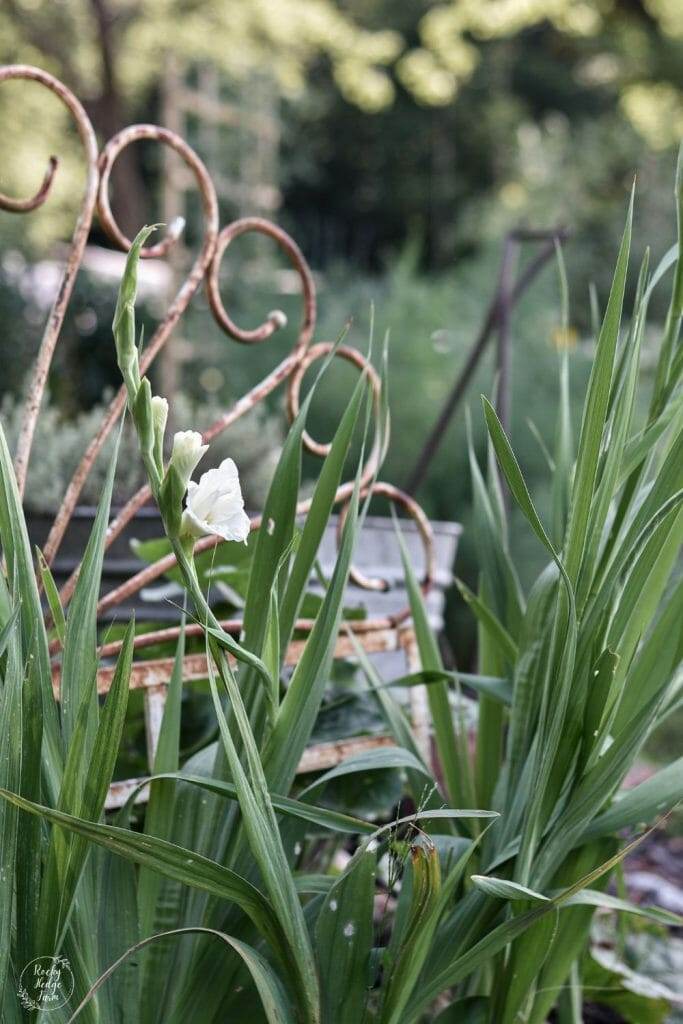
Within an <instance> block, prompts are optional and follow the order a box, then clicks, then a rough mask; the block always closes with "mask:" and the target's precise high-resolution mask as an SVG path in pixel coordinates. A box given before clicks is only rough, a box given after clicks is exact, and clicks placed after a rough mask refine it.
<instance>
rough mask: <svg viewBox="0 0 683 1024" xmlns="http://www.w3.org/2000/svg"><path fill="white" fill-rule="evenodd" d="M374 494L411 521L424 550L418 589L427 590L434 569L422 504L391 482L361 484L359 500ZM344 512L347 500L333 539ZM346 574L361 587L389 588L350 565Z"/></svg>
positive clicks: (429, 529) (431, 537) (402, 614)
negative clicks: (399, 509) (422, 568)
mask: <svg viewBox="0 0 683 1024" xmlns="http://www.w3.org/2000/svg"><path fill="white" fill-rule="evenodd" d="M375 496H377V497H383V498H386V499H387V500H388V501H390V502H391V504H392V505H399V506H400V507H401V508H403V510H404V511H405V512H406V513H407V514H408V516H409V517H410V519H412V520H413V522H414V523H415V526H416V527H417V532H418V535H419V537H420V540H421V542H422V549H423V552H424V572H423V575H422V580H421V583H420V587H421V589H422V593H423V594H427V593H428V592H429V591H430V590H431V588H432V586H433V583H434V576H435V572H436V565H435V557H434V534H433V531H432V527H431V524H430V522H429V519H427V516H426V515H425V514H424V512H423V510H422V508H421V507H420V505H418V503H417V502H416V501H415V499H414V498H411V496H410V495H409V494H406V493H405V491H402V490H401V489H400V488H399V487H395V486H394V485H393V484H388V483H384V482H383V481H382V480H375V481H373V482H372V483H371V484H369V485H368V486H366V487H363V488H361V492H360V498H361V500H363V499H365V498H367V497H375ZM347 513H348V503H347V504H345V505H344V506H343V507H342V509H341V510H340V513H339V519H338V520H337V543H339V541H340V540H341V535H342V530H343V529H344V523H345V522H346V516H347ZM349 578H350V579H351V580H353V582H354V583H355V584H356V586H357V587H361V588H362V589H363V590H375V591H386V590H389V586H390V584H389V582H388V580H385V579H381V578H377V577H375V578H372V577H370V576H366V575H365V574H364V573H362V572H360V571H359V570H358V569H356V568H355V567H352V568H351V570H350V572H349ZM409 614H410V609H409V608H405V609H404V610H402V611H400V612H398V613H396V614H394V615H392V616H391V619H392V621H393V622H394V623H399V622H402V621H403V620H404V619H406V618H407V617H408V615H409Z"/></svg>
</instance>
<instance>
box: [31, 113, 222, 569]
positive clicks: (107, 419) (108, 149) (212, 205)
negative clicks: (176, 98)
mask: <svg viewBox="0 0 683 1024" xmlns="http://www.w3.org/2000/svg"><path fill="white" fill-rule="evenodd" d="M141 139H151V140H155V141H157V142H162V143H164V144H165V145H167V146H170V147H171V148H172V149H174V150H175V151H176V152H177V153H178V154H179V155H180V156H181V157H182V159H183V160H184V161H185V163H186V164H187V165H188V167H189V168H190V169H191V170H192V172H193V173H194V175H195V178H196V180H197V186H198V188H199V192H200V195H201V199H202V208H203V212H204V235H203V238H202V244H201V248H200V250H199V253H198V254H197V256H196V258H195V261H194V263H193V265H192V268H191V270H190V272H189V274H188V275H187V277H186V278H185V280H184V281H183V283H182V285H181V287H180V289H179V291H178V293H177V294H176V297H175V299H174V300H173V302H172V303H171V305H170V307H169V309H168V312H167V313H166V316H165V317H164V319H163V320H162V322H161V323H160V324H159V326H158V328H157V329H156V331H155V333H154V335H153V336H152V338H151V339H150V341H149V344H148V345H147V346H146V347H145V351H144V353H143V355H142V358H141V359H140V371H141V373H143V374H144V373H146V372H147V370H148V369H149V366H150V365H151V363H152V361H153V360H154V358H155V357H156V355H157V354H158V353H159V351H160V350H161V349H162V347H163V346H164V345H165V344H166V342H167V341H168V338H169V337H170V334H171V331H172V330H173V328H174V327H175V325H176V324H177V322H178V320H179V319H180V317H181V316H182V314H183V313H184V312H185V310H186V309H187V306H188V304H189V302H190V299H191V298H192V296H193V295H194V293H195V292H196V290H197V288H198V287H199V285H200V284H201V282H202V280H203V278H204V275H205V273H206V270H207V267H208V265H209V262H210V260H211V257H212V255H213V251H214V249H215V246H216V239H217V237H218V199H217V196H216V189H215V188H214V185H213V182H212V180H211V178H210V176H209V172H208V171H207V169H206V167H205V166H204V164H203V163H202V161H201V160H200V159H199V157H198V156H197V154H196V153H195V152H194V150H193V149H192V148H191V147H190V146H188V145H187V143H186V142H184V141H183V139H181V138H180V136H179V135H177V134H176V133H175V132H171V131H168V130H167V129H166V128H160V127H158V126H157V125H153V124H138V125H132V126H131V127H130V128H125V129H124V130H123V131H121V132H119V133H118V134H117V135H115V136H114V137H113V138H112V139H110V141H109V142H108V143H107V145H106V146H105V147H104V149H103V151H102V154H101V156H100V159H99V172H100V179H99V188H98V194H97V208H98V214H99V216H100V219H101V221H102V225H103V227H104V229H105V230H106V231H107V233H108V235H109V237H110V238H111V239H112V241H113V242H114V243H115V244H116V245H118V246H119V247H120V248H122V249H123V250H124V251H126V252H127V251H128V249H130V245H131V242H130V240H129V239H128V238H126V236H125V235H124V233H123V232H122V231H121V230H120V228H119V227H118V225H117V224H116V221H115V220H114V217H113V215H112V212H111V208H110V205H109V195H108V185H109V177H110V174H111V169H112V166H113V164H114V162H115V161H116V159H117V157H118V156H119V154H120V153H121V151H122V150H123V149H125V148H126V147H127V146H130V145H131V144H132V143H133V142H137V141H139V140H141ZM176 237H177V232H173V233H171V234H170V235H167V237H166V238H165V239H164V240H163V241H162V242H160V243H158V244H157V245H155V246H150V247H148V248H146V249H143V251H142V256H143V257H144V258H150V257H153V256H158V255H165V254H166V253H167V252H168V250H169V249H170V247H171V246H172V245H173V244H174V242H175V241H176ZM125 404H126V393H125V389H124V388H123V387H121V388H120V389H119V391H118V392H117V394H116V395H115V396H114V398H113V399H112V401H111V403H110V405H109V407H108V409H107V411H106V412H105V415H104V419H103V421H102V423H101V425H100V428H99V430H98V432H97V434H96V435H95V437H94V438H93V440H92V441H91V442H90V444H89V445H88V447H87V449H86V451H85V453H84V455H83V457H82V459H81V461H80V463H79V464H78V466H77V468H76V471H75V473H74V475H73V477H72V478H71V481H70V483H69V485H68V487H67V490H66V494H65V495H64V500H63V502H62V505H61V507H60V509H59V512H58V513H57V516H56V518H55V521H54V523H53V525H52V529H51V530H50V533H49V536H48V539H47V542H46V544H45V550H44V555H45V559H46V560H47V562H48V564H50V563H51V562H52V560H53V559H54V557H55V554H56V553H57V550H58V548H59V545H60V543H61V541H62V538H63V537H64V533H65V532H66V528H67V526H68V524H69V521H70V519H71V516H72V515H73V512H74V509H75V507H76V503H77V501H78V498H79V495H80V493H81V490H82V489H83V485H84V483H85V481H86V480H87V478H88V475H89V474H90V471H91V469H92V467H93V464H94V462H95V460H96V458H97V456H98V455H99V453H100V451H101V450H102V446H103V445H104V443H105V441H106V440H107V437H108V436H109V434H110V433H111V430H112V428H113V426H114V424H115V423H116V422H117V420H118V418H119V416H120V415H121V413H122V412H123V409H124V408H125ZM138 507H139V506H138ZM112 539H113V538H112Z"/></svg>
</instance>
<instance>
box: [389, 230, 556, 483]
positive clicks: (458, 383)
mask: <svg viewBox="0 0 683 1024" xmlns="http://www.w3.org/2000/svg"><path fill="white" fill-rule="evenodd" d="M567 236H568V231H567V229H566V228H564V227H557V228H551V229H550V230H548V231H533V232H532V231H526V230H522V229H518V230H516V231H513V232H510V234H509V235H508V236H507V237H506V240H505V245H507V244H508V241H509V240H512V241H515V242H518V241H541V240H544V241H545V244H544V245H543V247H542V248H541V249H540V251H539V252H538V253H537V254H536V256H535V257H534V258H533V259H532V260H530V261H529V263H528V264H527V265H526V267H525V268H524V270H523V271H522V272H521V273H520V275H519V277H518V278H517V280H516V281H515V283H514V285H512V288H511V290H510V293H509V300H508V310H509V312H511V311H512V310H513V309H514V307H515V305H516V304H517V302H518V301H519V299H520V298H521V296H522V295H523V294H524V292H525V291H526V290H527V288H528V287H529V285H530V284H531V283H532V281H533V280H534V279H535V278H536V277H537V275H538V274H539V272H540V271H541V270H542V269H543V267H544V266H545V264H546V263H547V262H548V260H549V259H550V257H551V256H552V254H553V253H554V252H555V239H559V240H560V241H563V240H565V239H566V238H567ZM501 307H502V296H501V281H500V276H499V279H498V284H497V286H496V290H495V292H494V294H493V298H492V299H491V302H490V304H489V308H488V310H487V312H486V316H485V318H484V322H483V323H482V325H481V328H480V330H479V334H478V335H477V337H476V339H475V341H474V344H473V345H472V347H471V349H470V351H469V354H468V356H467V359H466V360H465V365H464V366H463V368H462V370H461V371H460V373H459V374H458V376H457V378H456V380H455V382H454V384H453V387H452V388H451V391H450V392H449V394H448V396H447V397H446V400H445V402H444V404H443V406H442V408H441V412H440V413H439V415H438V417H437V419H436V422H435V424H434V426H433V427H432V430H431V431H430V433H429V436H428V437H427V440H426V441H425V443H424V444H423V446H422V449H421V451H420V454H419V455H418V457H417V459H416V461H415V464H414V466H413V469H412V471H411V473H410V475H409V476H408V481H407V483H406V486H405V490H406V492H407V493H408V494H411V495H414V494H415V493H416V492H417V491H418V490H419V488H420V487H421V485H422V484H423V482H424V480H425V478H426V476H427V473H428V471H429V467H430V465H431V463H432V461H433V459H434V456H435V455H436V453H437V451H438V450H439V447H440V445H441V442H442V440H443V437H444V434H445V432H446V430H447V428H448V425H449V423H450V421H451V419H452V418H453V416H454V414H455V411H456V410H457V408H458V406H459V405H460V402H461V401H462V398H463V395H464V394H465V391H466V390H467V387H468V385H469V383H470V381H471V379H472V377H473V375H474V372H475V370H476V369H477V367H478V365H479V363H480V361H481V358H482V356H483V354H484V352H485V351H486V346H487V345H488V343H489V341H490V338H491V335H492V334H493V331H494V330H495V328H496V327H497V326H498V324H499V322H500V315H501Z"/></svg>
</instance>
